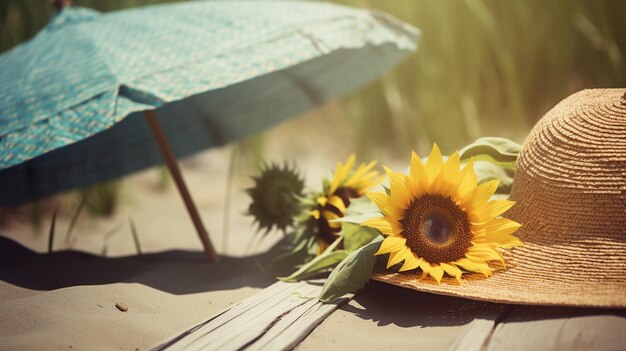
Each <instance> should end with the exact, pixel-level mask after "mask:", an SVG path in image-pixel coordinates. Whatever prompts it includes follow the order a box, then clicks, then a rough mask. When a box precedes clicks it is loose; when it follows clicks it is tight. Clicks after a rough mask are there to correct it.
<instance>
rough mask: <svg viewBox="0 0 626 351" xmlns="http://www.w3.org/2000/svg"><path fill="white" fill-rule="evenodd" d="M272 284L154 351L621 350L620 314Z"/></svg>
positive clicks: (378, 289) (625, 344) (374, 286)
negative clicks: (336, 297) (326, 299)
mask: <svg viewBox="0 0 626 351" xmlns="http://www.w3.org/2000/svg"><path fill="white" fill-rule="evenodd" d="M320 289H321V286H320V285H318V284H308V283H294V284H289V283H282V282H278V283H276V284H274V285H272V286H270V287H268V288H266V289H264V290H263V291H261V292H260V293H258V294H256V295H254V296H252V297H250V298H248V299H246V300H244V301H241V302H239V303H238V304H235V305H234V306H232V307H231V308H229V309H227V310H225V311H224V312H222V313H219V314H217V315H215V316H213V317H211V318H209V319H208V320H207V321H206V322H205V323H203V324H201V325H199V326H196V327H195V328H193V329H192V330H189V331H188V332H187V333H185V334H183V335H181V336H179V337H177V338H175V339H173V340H170V341H169V342H167V343H165V344H163V345H161V346H160V347H159V348H158V349H168V350H170V349H171V350H178V349H186V350H187V349H188V350H196V349H197V350H204V349H211V350H288V349H294V348H295V349H296V350H299V351H303V350H353V349H359V350H376V349H392V350H405V349H423V350H487V351H493V350H626V310H619V309H618V310H616V309H587V308H567V307H543V306H521V305H505V304H495V303H488V302H481V301H472V300H466V299H460V298H454V297H447V296H439V295H434V294H427V293H419V292H415V291H412V290H408V289H403V288H399V287H395V286H391V285H388V284H383V283H379V282H371V283H370V284H368V286H367V287H366V288H365V289H364V290H363V291H362V292H360V293H359V294H358V295H357V296H356V297H354V298H352V296H351V297H350V298H352V299H350V298H345V299H342V300H341V301H338V302H337V303H336V304H331V305H325V304H321V303H320V302H319V301H318V300H317V299H314V298H313V299H311V297H314V296H317V294H318V293H319V291H320Z"/></svg>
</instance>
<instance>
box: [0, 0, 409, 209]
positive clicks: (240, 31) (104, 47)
mask: <svg viewBox="0 0 626 351" xmlns="http://www.w3.org/2000/svg"><path fill="white" fill-rule="evenodd" d="M418 36H419V32H418V31H417V30H416V29H415V28H413V27H411V26H408V25H406V24H404V23H402V22H400V21H397V20H395V19H393V18H391V17H389V16H387V15H385V14H382V13H378V12H370V11H366V10H357V9H352V8H347V7H343V6H338V5H332V4H323V3H314V2H290V1H280V2H278V1H276V2H275V1H223V2H222V1H211V2H204V1H200V2H189V3H179V4H172V5H160V6H151V7H145V8H138V9H130V10H125V11H118V12H112V13H105V14H101V13H99V12H96V11H93V10H89V9H85V8H79V7H70V8H66V9H64V10H63V11H62V12H61V13H59V14H58V15H57V16H55V17H54V18H53V19H52V20H51V21H50V23H49V24H48V26H47V27H46V28H45V29H44V30H42V31H41V32H40V33H39V34H38V35H37V36H36V37H35V38H33V39H32V40H30V41H28V42H26V43H25V44H23V45H21V46H18V47H16V48H14V49H13V50H11V51H9V52H7V53H5V54H3V55H1V56H0V67H2V70H0V205H13V204H19V203H22V202H25V201H28V200H32V199H35V198H38V197H41V196H45V195H48V194H52V193H54V192H57V191H61V190H66V189H70V188H73V187H77V186H83V185H88V184H91V183H95V182H100V181H104V180H108V179H111V178H113V177H118V176H121V175H124V174H127V173H130V172H133V171H136V170H139V169H142V168H145V167H149V166H152V165H155V164H158V163H160V162H162V160H161V156H160V153H159V151H158V149H157V147H156V144H155V143H154V141H153V139H152V135H151V133H150V130H149V129H148V127H147V125H146V123H145V120H144V119H143V118H142V117H141V115H142V114H141V113H140V112H141V111H145V110H149V109H156V111H157V115H158V116H159V119H160V121H161V123H162V124H163V127H164V129H165V134H166V136H167V137H168V139H169V140H170V142H171V143H172V145H173V148H174V151H175V153H176V154H177V156H179V157H182V156H186V155H189V154H191V153H193V152H197V151H199V150H202V149H204V148H207V147H211V146H215V145H221V144H223V143H226V142H228V141H231V140H235V139H238V138H241V137H243V136H246V135H249V134H251V133H254V132H258V131H260V130H262V129H263V128H266V127H267V126H269V125H272V124H274V123H276V122H278V121H280V120H283V119H285V118H288V117H291V116H294V115H297V114H299V113H302V112H305V111H306V110H308V109H311V108H314V107H316V106H318V105H319V104H321V103H324V102H326V101H328V100H330V99H333V98H336V97H337V96H340V95H343V94H345V93H347V92H350V91H352V90H355V89H357V88H359V87H360V86H362V85H363V84H366V83H368V82H370V81H371V80H373V79H375V78H376V77H378V76H379V75H380V74H382V73H383V72H385V71H386V70H388V69H389V68H390V67H392V66H393V65H394V64H396V63H397V62H398V61H400V60H401V59H402V58H403V57H405V56H406V55H407V54H409V53H410V52H411V51H412V50H414V49H415V46H416V42H417V39H418Z"/></svg>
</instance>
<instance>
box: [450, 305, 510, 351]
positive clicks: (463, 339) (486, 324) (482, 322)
mask: <svg viewBox="0 0 626 351" xmlns="http://www.w3.org/2000/svg"><path fill="white" fill-rule="evenodd" d="M510 309H511V306H504V305H499V304H487V305H486V306H485V310H484V314H483V313H480V312H479V313H478V315H477V316H476V319H474V320H473V321H472V322H470V323H469V324H468V325H467V327H466V328H465V330H464V331H462V332H461V333H460V334H459V335H458V336H457V338H456V340H454V343H452V345H451V346H450V347H449V348H448V350H449V351H465V350H481V349H482V348H483V346H484V345H486V344H487V342H488V340H489V338H490V336H491V335H492V332H493V329H494V328H495V326H496V320H497V319H498V318H501V316H502V315H503V314H506V313H507V311H508V310H510Z"/></svg>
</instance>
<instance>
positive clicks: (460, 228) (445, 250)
mask: <svg viewBox="0 0 626 351" xmlns="http://www.w3.org/2000/svg"><path fill="white" fill-rule="evenodd" d="M400 224H402V226H403V228H404V231H403V232H402V235H403V236H404V237H405V238H406V244H407V246H408V247H410V248H411V251H413V252H414V253H415V254H416V255H417V256H418V257H421V258H423V259H425V260H426V261H428V262H430V263H439V262H451V261H455V260H458V259H459V258H462V257H464V256H465V253H466V252H467V249H468V248H469V247H470V245H471V239H472V231H471V225H470V222H469V219H468V218H467V213H465V211H463V210H462V209H461V208H460V207H459V206H457V205H456V204H455V203H454V201H452V200H451V199H450V198H449V197H444V196H441V195H424V196H422V197H420V198H418V199H416V200H414V201H413V202H411V204H410V205H409V207H408V208H407V209H406V211H405V213H404V219H402V220H401V221H400Z"/></svg>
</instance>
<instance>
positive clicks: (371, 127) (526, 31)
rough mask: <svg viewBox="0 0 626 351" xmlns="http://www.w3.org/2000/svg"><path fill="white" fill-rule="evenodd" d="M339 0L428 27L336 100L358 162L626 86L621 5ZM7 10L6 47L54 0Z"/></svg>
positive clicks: (529, 117) (110, 6)
mask: <svg viewBox="0 0 626 351" xmlns="http://www.w3.org/2000/svg"><path fill="white" fill-rule="evenodd" d="M160 2H166V1H146V0H136V1H129V0H125V1H123V0H118V1H110V0H99V1H95V0H92V1H87V0H83V1H80V0H76V1H74V3H75V4H76V5H82V6H88V7H93V8H96V9H98V10H102V11H109V10H115V9H120V8H125V7H135V6H141V5H147V4H154V3H160ZM334 2H336V3H340V4H345V5H350V6H356V7H363V8H373V9H378V10H382V11H385V12H388V13H390V14H392V15H394V16H395V17H397V18H399V19H401V20H403V21H406V22H408V23H411V24H413V25H415V26H417V27H419V28H420V29H421V30H422V40H421V42H420V45H419V49H418V50H417V52H416V53H415V54H413V55H411V56H410V57H409V58H408V59H407V60H406V61H405V62H403V63H402V64H400V65H399V66H398V67H397V68H395V69H394V70H393V71H392V72H390V73H389V74H387V75H385V76H384V77H382V79H380V80H379V81H378V82H376V83H374V84H372V85H370V86H368V87H366V88H364V89H363V90H361V91H359V92H357V93H354V94H352V95H350V96H348V97H346V98H343V99H342V100H341V102H340V104H339V105H337V106H338V107H337V110H338V111H339V112H338V113H339V114H341V115H344V117H345V119H346V120H348V121H349V123H348V125H350V126H351V127H352V128H355V129H356V133H354V135H356V137H355V138H354V140H348V141H346V140H340V141H338V143H341V144H347V145H348V147H350V148H352V149H354V150H355V151H357V152H358V153H359V155H360V156H361V157H362V158H380V157H381V156H383V155H388V154H391V155H397V156H400V155H401V156H403V157H404V156H406V155H407V154H408V150H409V149H415V150H418V151H420V152H422V153H424V152H426V150H429V149H430V145H431V144H432V143H433V142H437V143H438V144H439V145H440V147H441V148H442V150H443V151H444V153H447V152H450V151H452V150H454V149H457V148H461V147H462V146H464V145H466V144H468V143H469V142H471V141H473V140H474V139H476V138H477V137H479V136H486V135H497V136H503V137H508V138H512V139H514V140H516V141H520V142H521V141H522V140H523V138H524V137H525V135H526V134H527V133H528V131H529V130H530V128H532V126H533V125H534V124H535V123H536V121H537V120H538V119H539V118H540V117H541V116H542V115H543V114H544V113H545V112H547V111H548V110H549V109H550V108H551V107H553V106H554V105H555V104H556V103H558V102H559V101H560V100H561V99H563V98H565V97H566V96H568V95H569V94H571V93H573V92H575V91H578V90H581V89H584V88H595V87H624V86H626V67H625V57H624V56H625V53H626V35H624V34H625V33H626V21H625V20H624V14H625V13H626V2H625V1H618V0H615V1H610V0H599V1H583V0H553V1H545V0H525V1H500V0H466V1H460V0H439V1H427V0H393V1H375V0H337V1H334ZM0 14H1V15H0V51H5V50H7V49H9V48H11V47H13V46H15V45H17V44H18V43H20V42H22V41H24V40H26V39H28V38H30V37H32V36H33V35H34V34H35V33H36V32H37V31H38V30H39V29H40V28H42V27H43V26H44V25H45V23H46V22H47V20H48V18H49V17H50V16H51V15H52V10H51V8H50V4H49V1H48V0H29V1H23V0H4V1H3V2H2V3H0ZM320 117H323V116H320ZM329 118H330V117H329ZM320 121H324V119H323V118H315V119H310V120H308V121H307V122H303V123H314V122H317V123H320ZM299 128H302V126H301V125H297V124H294V131H297V130H298V129H299ZM263 145H264V141H263V140H262V138H259V137H256V138H252V139H249V140H247V141H244V142H243V143H242V144H241V145H240V146H241V148H242V155H247V154H254V156H255V157H254V159H255V160H258V158H260V157H262V152H263V151H262V150H263ZM251 151H254V152H251ZM259 153H261V154H259ZM255 162H256V161H255ZM110 189H111V190H110V191H115V187H111V188H110ZM96 193H97V191H96ZM102 198H103V199H104V201H103V203H109V202H111V201H106V199H114V198H115V197H110V196H109V197H107V196H104V195H103V196H102ZM102 207H103V209H99V210H100V211H102V212H105V213H106V212H107V211H106V207H107V206H102Z"/></svg>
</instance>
